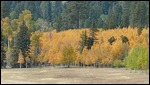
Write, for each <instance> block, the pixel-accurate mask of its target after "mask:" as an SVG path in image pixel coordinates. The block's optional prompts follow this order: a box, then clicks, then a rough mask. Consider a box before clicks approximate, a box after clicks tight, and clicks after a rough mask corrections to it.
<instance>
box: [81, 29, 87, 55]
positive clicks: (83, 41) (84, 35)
mask: <svg viewBox="0 0 150 85" xmlns="http://www.w3.org/2000/svg"><path fill="white" fill-rule="evenodd" d="M80 38H81V41H79V43H80V48H79V51H80V53H82V51H83V49H84V47H85V46H86V45H87V32H86V30H85V31H84V32H83V31H82V34H81V35H80Z"/></svg>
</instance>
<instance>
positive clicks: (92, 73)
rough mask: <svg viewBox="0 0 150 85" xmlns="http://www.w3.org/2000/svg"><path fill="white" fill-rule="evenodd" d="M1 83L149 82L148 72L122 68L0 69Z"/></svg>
mask: <svg viewBox="0 0 150 85" xmlns="http://www.w3.org/2000/svg"><path fill="white" fill-rule="evenodd" d="M1 83H2V84H149V73H148V74H146V73H142V72H130V70H126V69H124V68H91V67H90V68H53V67H48V68H22V69H19V68H17V69H1Z"/></svg>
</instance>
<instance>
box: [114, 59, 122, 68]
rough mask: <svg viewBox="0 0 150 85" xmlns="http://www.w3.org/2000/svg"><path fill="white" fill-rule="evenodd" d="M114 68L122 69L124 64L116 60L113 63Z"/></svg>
mask: <svg viewBox="0 0 150 85" xmlns="http://www.w3.org/2000/svg"><path fill="white" fill-rule="evenodd" d="M113 66H115V67H122V66H123V62H122V61H121V60H118V59H116V60H115V61H114V63H113Z"/></svg>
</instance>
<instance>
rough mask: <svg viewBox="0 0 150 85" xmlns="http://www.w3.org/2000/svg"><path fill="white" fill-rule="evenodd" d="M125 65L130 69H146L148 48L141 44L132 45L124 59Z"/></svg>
mask: <svg viewBox="0 0 150 85" xmlns="http://www.w3.org/2000/svg"><path fill="white" fill-rule="evenodd" d="M125 63H126V67H127V68H131V69H142V70H144V69H148V68H149V67H148V65H149V49H148V48H145V47H143V46H135V47H133V48H132V49H131V50H130V52H129V55H128V56H127V57H126V60H125Z"/></svg>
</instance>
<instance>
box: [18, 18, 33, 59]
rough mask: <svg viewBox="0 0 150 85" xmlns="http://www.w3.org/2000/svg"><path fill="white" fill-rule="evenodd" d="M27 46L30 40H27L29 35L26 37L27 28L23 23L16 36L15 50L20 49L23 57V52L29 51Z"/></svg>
mask: <svg viewBox="0 0 150 85" xmlns="http://www.w3.org/2000/svg"><path fill="white" fill-rule="evenodd" d="M29 44H30V39H29V35H28V28H27V26H26V24H25V21H23V23H22V25H21V27H20V31H19V32H18V34H17V37H16V45H17V46H16V47H17V49H20V50H21V51H22V53H23V55H24V57H26V56H25V52H26V51H27V50H28V49H29Z"/></svg>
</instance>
